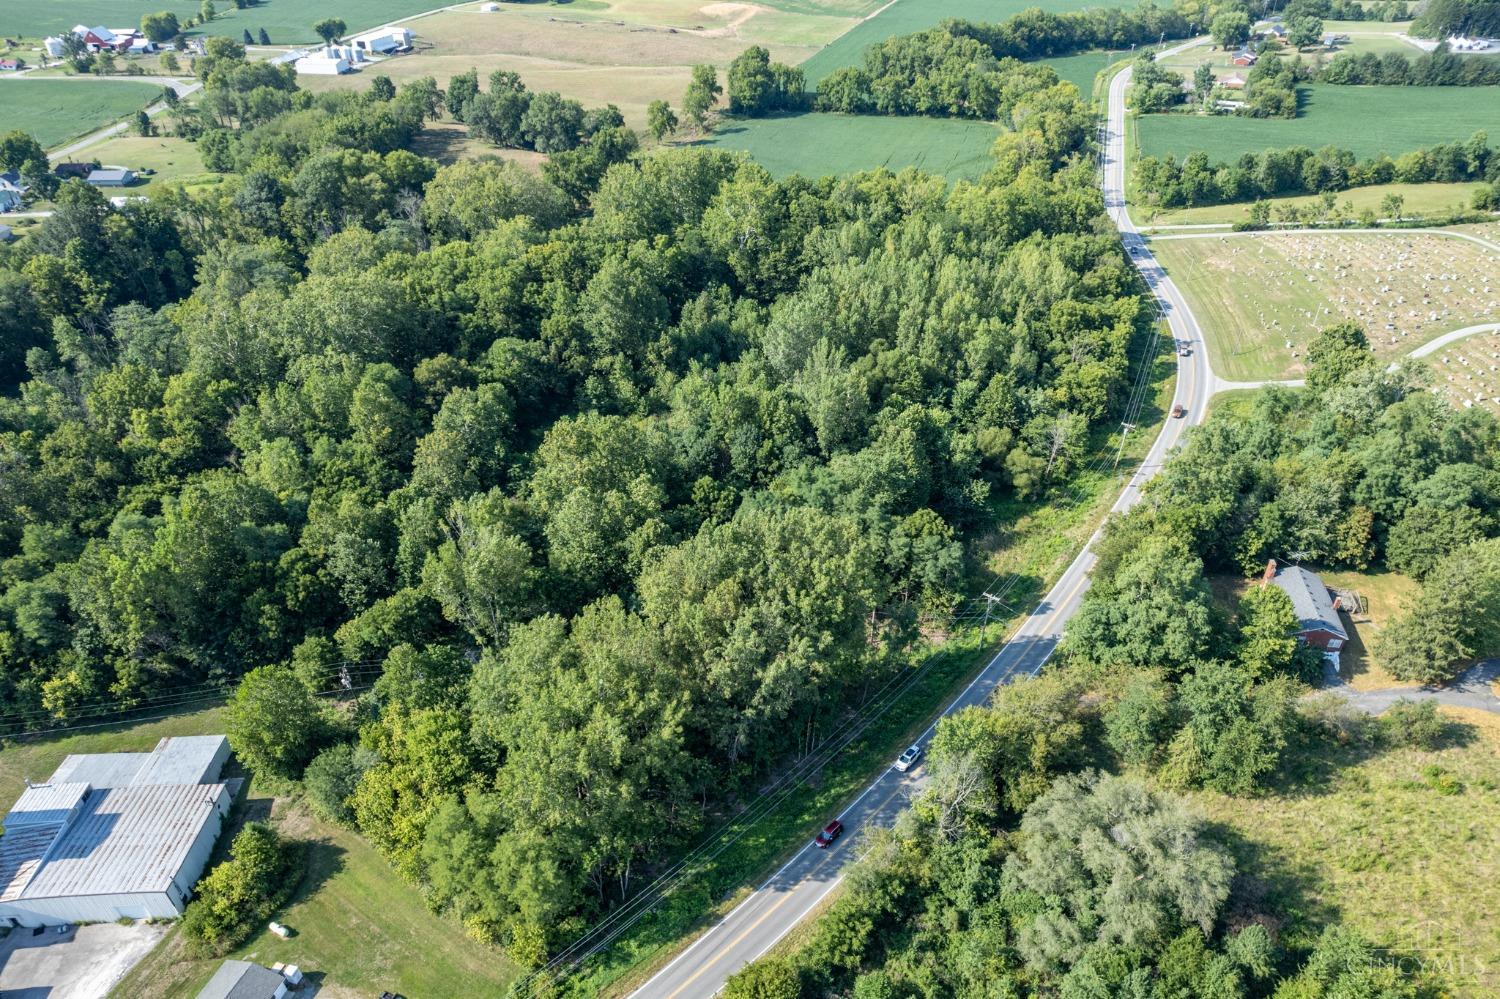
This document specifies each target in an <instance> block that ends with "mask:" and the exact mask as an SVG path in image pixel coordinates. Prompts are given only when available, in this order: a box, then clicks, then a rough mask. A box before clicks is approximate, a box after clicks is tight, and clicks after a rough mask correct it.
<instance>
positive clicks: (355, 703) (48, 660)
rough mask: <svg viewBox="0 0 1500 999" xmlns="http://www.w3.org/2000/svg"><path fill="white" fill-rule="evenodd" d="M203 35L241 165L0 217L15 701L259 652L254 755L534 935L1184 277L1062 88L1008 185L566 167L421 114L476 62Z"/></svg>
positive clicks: (478, 907)
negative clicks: (376, 73) (1059, 111)
mask: <svg viewBox="0 0 1500 999" xmlns="http://www.w3.org/2000/svg"><path fill="white" fill-rule="evenodd" d="M203 61H205V62H207V63H208V65H207V66H200V70H201V72H202V73H203V74H204V76H205V79H206V81H207V87H206V88H205V89H206V91H208V94H207V95H206V98H205V101H204V104H203V105H202V108H201V109H194V108H189V107H181V108H179V109H177V110H176V111H174V112H173V115H174V116H175V119H176V121H177V122H180V123H181V125H182V126H183V127H184V129H185V131H187V132H188V133H190V134H193V135H195V136H196V137H197V142H198V144H199V148H200V151H201V152H202V153H203V155H204V157H205V160H212V161H213V163H214V164H215V165H217V166H219V167H221V168H225V169H227V170H228V171H229V172H228V174H227V175H226V177H225V178H224V181H223V183H221V184H218V185H214V186H212V187H209V188H205V189H202V190H200V191H194V192H187V191H184V190H182V189H178V188H171V187H169V188H168V189H167V190H165V191H163V192H162V193H160V194H157V195H154V196H153V197H152V198H151V199H150V200H148V201H134V200H132V201H130V202H128V203H127V204H125V205H124V206H121V207H114V206H112V205H111V204H110V203H109V202H108V201H107V200H106V199H105V198H104V197H103V196H102V195H101V194H100V193H99V192H98V191H97V190H95V189H94V188H91V187H89V186H87V185H85V184H83V183H81V182H78V181H68V182H65V183H63V184H62V185H61V187H60V189H59V190H58V192H57V194H56V211H55V212H54V214H53V215H51V216H50V217H48V218H46V219H45V220H43V221H42V222H41V223H40V224H39V225H38V226H37V227H36V228H35V230H34V231H33V232H32V233H30V234H28V235H27V237H26V238H25V239H24V240H22V241H20V242H19V243H18V244H16V245H14V246H11V247H7V248H4V249H3V250H0V331H3V338H0V342H3V344H4V347H5V351H6V354H5V364H4V367H3V370H4V372H5V373H6V376H7V379H8V380H7V383H6V385H5V394H4V396H3V397H0V462H3V467H4V468H5V469H6V474H5V475H4V476H0V503H3V505H4V509H5V510H6V511H7V516H6V517H5V518H3V520H0V704H3V706H4V710H5V712H7V713H8V714H9V715H10V716H11V717H13V718H19V719H23V720H24V722H25V723H26V724H30V725H32V726H35V727H45V726H47V725H49V724H55V723H57V722H59V721H64V720H67V719H70V718H76V717H79V716H81V715H83V714H85V713H87V712H91V711H96V710H97V709H98V705H100V704H102V703H107V704H113V705H116V706H118V707H120V708H129V707H130V706H132V705H138V704H144V703H149V702H150V701H151V700H152V699H154V698H160V697H163V696H166V695H167V694H168V693H169V692H172V691H177V690H185V689H194V690H196V689H202V688H203V687H204V686H205V685H217V684H223V683H228V682H233V681H239V685H238V689H237V693H236V695H235V698H234V701H233V703H232V704H231V706H230V709H229V711H228V712H227V721H226V724H227V727H228V730H229V734H230V737H231V741H232V743H233V744H234V747H235V750H236V752H237V753H238V754H239V755H240V757H241V759H243V760H244V761H245V762H246V763H247V764H248V765H249V766H251V768H252V769H255V770H257V771H260V772H265V773H273V774H277V775H279V776H282V777H287V778H298V779H305V783H306V787H307V790H308V793H309V796H310V798H311V799H312V800H313V801H314V802H315V803H316V805H317V807H318V808H319V809H320V810H322V811H323V812H324V813H325V814H327V815H329V816H330V817H331V818H333V819H335V820H337V821H343V822H346V823H349V824H351V825H352V826H354V827H355V828H357V829H359V830H360V831H361V832H362V833H363V834H364V835H365V836H366V837H368V838H369V840H370V841H371V842H372V843H374V844H375V845H376V846H377V847H378V848H379V849H380V850H381V851H382V852H383V853H384V854H385V855H386V856H387V857H388V858H389V859H390V861H391V863H392V864H393V866H394V868H395V869H396V871H398V872H399V873H400V875H401V876H403V877H406V878H408V879H410V880H412V881H413V882H416V883H418V884H421V885H423V886H424V887H425V888H426V889H427V892H428V896H429V898H430V899H431V900H432V902H433V904H434V905H435V906H437V907H440V908H444V909H448V910H452V911H454V912H456V913H457V914H458V915H459V916H461V917H462V918H463V920H464V922H465V925H466V926H467V927H468V928H469V929H470V930H471V931H472V932H473V933H474V934H475V935H477V936H479V937H482V938H484V939H487V940H493V941H496V942H499V943H503V944H505V945H506V946H507V947H509V948H510V949H511V951H512V953H513V954H514V955H516V957H517V959H518V960H520V961H522V962H523V963H529V962H534V961H537V960H540V959H541V958H542V957H543V956H544V955H545V954H546V953H547V952H548V951H549V950H551V949H552V948H553V947H555V946H556V945H557V944H559V943H560V942H563V941H566V940H568V939H571V937H572V936H573V935H574V934H576V933H577V932H579V931H580V930H581V928H582V927H584V926H586V925H587V924H588V923H589V922H590V921H591V920H592V919H593V918H596V917H597V916H598V915H599V914H601V913H603V912H605V911H608V910H609V909H610V908H611V907H612V906H614V905H616V904H618V903H619V902H620V900H621V899H624V898H627V897H629V896H630V895H631V894H632V893H633V892H634V891H635V890H636V889H637V887H638V886H639V885H640V884H641V883H642V882H643V881H644V880H646V879H647V878H648V877H649V875H650V874H651V873H652V872H653V871H655V870H657V869H659V868H660V866H661V865H662V864H663V863H665V862H667V861H668V860H670V858H671V857H672V855H673V853H674V851H676V850H678V849H680V848H681V847H682V845H683V844H685V843H687V842H689V841H691V840H692V838H693V837H694V836H695V835H696V834H697V833H698V832H699V831H700V830H701V829H702V827H703V825H704V823H705V822H707V821H708V820H709V817H710V816H711V815H712V814H714V813H715V811H716V810H717V809H719V808H721V807H722V806H723V804H724V802H725V801H726V800H728V798H729V796H731V795H736V794H740V793H745V792H753V790H754V788H756V787H758V786H760V783H761V782H763V780H764V779H765V776H766V775H767V774H768V773H771V772H773V771H774V770H775V769H776V768H777V767H778V766H780V765H781V764H782V763H783V761H785V760H786V759H788V758H790V757H792V756H795V755H796V754H799V753H801V752H805V751H806V750H807V749H808V748H809V747H812V746H816V745H817V744H818V743H819V741H820V740H821V739H822V738H823V737H824V735H825V734H826V733H827V732H828V731H830V730H831V728H832V726H834V725H836V724H838V722H839V721H840V719H842V718H843V717H845V716H846V714H847V712H848V711H849V710H851V709H852V708H853V707H855V706H857V705H858V704H859V703H860V702H861V699H862V698H863V697H864V696H866V694H867V692H868V691H869V690H871V689H874V688H876V687H878V686H879V685H880V684H881V683H882V682H884V681H885V680H886V679H888V678H890V677H892V676H895V675H897V674H899V672H900V671H901V670H903V669H905V668H907V667H908V666H909V665H910V663H911V662H912V661H913V658H914V655H915V654H916V653H917V651H918V650H919V649H920V647H921V645H922V643H923V642H924V641H925V640H924V638H923V631H922V625H923V623H924V622H928V621H939V622H941V621H944V620H946V619H947V618H948V616H949V615H950V614H951V613H952V612H953V610H954V609H955V607H956V606H957V605H958V603H959V601H960V599H961V594H962V592H963V589H964V580H965V579H966V577H967V575H968V573H969V572H970V571H971V570H972V567H971V566H970V565H969V564H968V561H967V558H966V549H965V543H966V541H968V540H969V539H970V538H971V537H972V536H973V534H974V533H975V532H976V530H977V529H979V528H980V527H981V526H982V525H984V524H986V523H988V521H989V519H990V516H991V510H992V508H993V507H994V505H995V504H996V503H1002V502H1004V503H1008V502H1010V501H1013V500H1016V499H1027V500H1034V499H1038V498H1042V497H1045V496H1047V495H1048V494H1049V492H1050V491H1051V490H1054V489H1058V488H1062V487H1064V486H1065V485H1066V483H1067V482H1068V480H1069V477H1070V476H1071V474H1072V472H1073V470H1074V469H1075V468H1076V467H1077V466H1078V465H1079V463H1080V462H1081V461H1082V460H1083V457H1084V455H1085V453H1086V448H1087V443H1088V438H1089V434H1090V431H1091V429H1092V428H1095V427H1097V426H1099V425H1100V424H1101V423H1102V422H1104V421H1107V420H1109V419H1110V416H1111V413H1112V412H1113V411H1114V410H1115V409H1116V408H1117V407H1119V406H1120V405H1122V404H1123V402H1124V400H1125V397H1126V395H1127V394H1128V380H1127V377H1126V376H1127V370H1128V368H1129V361H1128V356H1129V351H1130V347H1131V344H1132V343H1134V342H1138V338H1142V337H1144V336H1145V335H1146V331H1147V329H1148V327H1149V323H1150V321H1151V319H1150V311H1149V310H1148V309H1145V308H1143V307H1142V304H1141V300H1140V297H1139V287H1138V285H1137V280H1136V277H1135V275H1134V272H1133V269H1132V268H1131V267H1130V265H1129V263H1128V261H1127V260H1126V259H1125V257H1124V255H1123V253H1122V252H1121V250H1120V247H1119V245H1118V242H1117V241H1116V240H1115V239H1114V238H1113V236H1112V235H1111V234H1110V233H1109V231H1108V229H1107V227H1104V226H1102V225H1101V221H1100V220H1101V219H1102V218H1103V206H1102V204H1101V199H1100V197H1099V194H1098V192H1097V190H1096V189H1095V188H1094V185H1093V175H1092V171H1091V168H1090V166H1089V165H1088V161H1087V159H1086V158H1085V157H1084V156H1083V155H1082V153H1083V150H1084V144H1085V143H1086V141H1087V139H1088V131H1087V130H1086V129H1085V130H1083V131H1081V132H1077V133H1072V134H1074V135H1075V136H1076V137H1077V138H1076V142H1077V144H1076V145H1075V146H1073V147H1072V148H1067V147H1065V145H1064V143H1065V142H1066V141H1067V135H1068V133H1064V134H1063V135H1061V136H1060V135H1058V134H1056V133H1055V132H1054V133H1053V134H1050V135H1046V134H1044V133H1045V132H1046V131H1047V129H1048V128H1049V125H1048V123H1049V121H1050V120H1051V119H1050V118H1049V116H1048V113H1047V112H1046V111H1045V110H1039V112H1038V113H1037V114H1035V115H1032V116H1029V117H1028V118H1027V120H1026V121H1025V122H1021V123H1018V124H1019V125H1020V127H1019V128H1018V129H1017V130H1016V131H1015V132H1013V133H1011V134H1008V135H1005V136H1003V137H1002V138H1001V140H1000V141H998V142H997V144H996V155H997V162H996V167H995V169H994V171H992V173H991V174H990V175H989V176H987V177H986V178H985V179H984V180H983V181H982V182H981V183H976V184H970V183H962V184H956V185H952V186H950V185H948V184H946V183H945V182H944V181H943V180H942V179H941V178H936V177H931V176H927V175H923V174H920V173H917V172H915V171H908V172H905V173H903V174H900V175H893V174H890V173H888V172H884V171H877V172H873V173H869V174H859V175H855V176H852V177H847V178H842V179H835V178H824V179H821V180H816V181H814V180H807V179H803V178H789V179H786V180H775V179H773V178H772V177H771V176H770V175H769V174H767V172H766V171H764V170H763V169H761V168H760V167H758V166H756V165H755V164H753V163H751V162H749V161H748V160H747V159H745V158H744V157H743V156H741V155H734V154H730V153H726V152H722V151H714V150H702V149H682V150H672V151H664V152H662V153H660V154H657V155H650V156H641V155H639V154H637V153H627V154H626V155H625V156H623V157H620V158H619V159H618V160H617V161H609V160H608V157H605V162H603V165H602V166H601V165H600V161H596V160H585V159H583V157H588V156H592V155H594V151H595V150H598V149H602V148H605V147H606V146H607V144H608V143H610V142H613V141H614V140H612V139H608V138H607V137H609V136H611V134H612V133H614V132H615V131H616V130H617V129H618V126H615V125H608V124H607V125H605V126H604V127H601V128H600V129H598V130H597V131H594V132H593V133H592V134H588V135H584V134H583V133H584V131H585V130H584V129H583V128H582V127H580V128H579V135H578V142H579V145H577V146H576V147H575V148H573V149H570V150H563V151H560V152H557V153H554V154H552V163H551V164H549V167H548V169H547V170H546V171H544V172H543V174H542V175H540V176H539V175H537V174H534V173H530V172H527V171H526V170H523V169H521V168H520V167H517V166H515V165H513V164H505V163H501V162H497V161H494V160H485V159H481V160H479V161H475V162H468V163H461V164H457V165H454V166H450V167H440V166H439V165H438V164H437V163H435V162H434V161H432V160H430V159H426V158H424V157H422V156H418V155H416V154H414V153H413V152H411V150H410V149H408V148H407V146H408V145H410V144H411V142H412V140H414V139H415V138H416V137H417V136H418V135H419V134H420V131H421V129H422V128H423V127H424V124H425V123H426V122H427V121H430V120H432V119H433V118H434V117H435V116H437V115H438V114H440V113H441V112H442V110H443V109H444V108H448V107H450V100H451V99H452V97H453V88H452V87H451V86H450V88H449V90H448V91H447V92H446V93H445V92H444V91H443V90H441V89H440V88H438V87H437V86H436V85H435V84H434V82H433V81H432V80H430V79H425V80H416V81H412V82H410V83H406V84H404V85H402V86H400V87H395V86H394V85H392V84H391V83H390V81H388V80H383V79H382V78H379V77H377V78H375V79H374V80H372V81H371V85H370V88H369V89H368V90H367V91H366V92H364V93H353V92H340V93H330V94H322V95H311V94H307V93H305V92H302V91H300V90H296V89H288V88H285V87H284V86H283V84H284V82H285V81H284V80H283V78H282V77H281V75H280V74H279V73H278V74H272V73H269V72H265V71H263V70H260V69H255V68H252V67H250V66H248V65H247V64H246V63H247V60H245V57H244V54H243V49H242V47H240V46H239V45H238V43H234V42H223V43H216V44H215V45H213V46H212V47H211V50H210V53H209V55H208V56H207V57H206V59H205V60H203ZM469 82H472V83H475V85H476V87H477V81H469ZM458 89H459V92H460V94H461V95H462V94H463V93H464V92H467V93H468V97H467V99H465V100H463V101H461V102H459V103H458V104H457V105H456V106H457V107H459V108H461V109H462V110H463V111H464V113H465V114H466V115H472V113H473V111H474V110H475V108H476V102H478V101H481V100H482V97H483V96H493V95H494V93H495V91H496V90H497V89H499V90H500V91H501V93H502V94H508V93H510V92H514V87H512V86H511V84H510V81H508V80H502V81H500V84H499V85H498V87H497V84H496V82H495V81H491V89H490V93H489V94H486V95H479V94H476V93H475V92H474V91H475V89H476V88H475V87H470V86H469V85H468V83H462V82H461V83H460V84H459V88H458ZM507 99H508V98H507ZM539 99H541V95H535V96H533V98H532V102H533V104H534V103H535V101H537V100H539ZM273 107H274V108H278V109H279V110H277V111H276V112H275V113H272V112H271V111H270V110H269V109H270V108H273ZM523 118H524V115H523ZM610 120H612V119H610ZM15 145H16V147H17V148H20V147H21V146H23V145H24V143H16V144H15ZM6 148H8V147H6ZM575 154H576V158H575V159H574V160H571V161H570V160H569V159H568V157H570V156H574V155H575ZM611 155H613V154H611ZM560 162H561V163H564V164H566V163H569V162H571V163H572V164H573V167H574V168H576V169H573V168H570V169H568V170H566V171H563V170H561V169H560V168H558V167H557V166H556V165H557V164H558V163H560ZM596 167H597V169H596ZM351 672H353V673H354V674H357V675H359V676H361V677H363V676H366V675H369V674H372V673H373V674H376V675H378V679H377V680H376V681H375V682H374V683H373V686H372V689H370V690H367V691H363V692H361V691H358V690H354V689H352V688H353V687H355V686H364V683H360V684H354V683H353V682H352V681H351V680H350V679H349V677H350V674H351ZM341 692H347V694H348V696H345V697H341V698H338V699H337V700H338V701H339V702H340V703H339V706H338V707H337V708H328V707H326V705H327V702H325V701H321V700H318V699H317V695H320V694H335V695H337V694H340V693H341ZM355 695H357V696H355ZM225 878H230V875H227V874H226V875H225ZM224 887H225V889H226V891H225V893H224V897H225V898H231V899H232V898H234V897H239V896H236V895H235V894H234V893H235V892H237V891H238V889H237V888H234V887H233V886H232V885H229V884H226V885H225V886H224ZM247 897H248V896H247ZM227 904H228V903H226V905H227ZM227 911H228V910H227V908H225V909H224V911H222V912H221V911H219V909H218V908H215V909H214V912H216V913H217V915H213V914H211V913H209V912H208V911H205V913H204V915H203V917H201V918H202V919H204V920H205V924H204V933H203V936H204V938H205V939H212V940H214V941H218V943H215V944H214V946H216V947H218V946H224V945H226V944H224V943H223V941H228V940H230V939H232V937H233V935H234V933H236V932H237V926H236V925H235V924H233V923H232V921H227V919H226V918H224V913H225V912H227Z"/></svg>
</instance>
